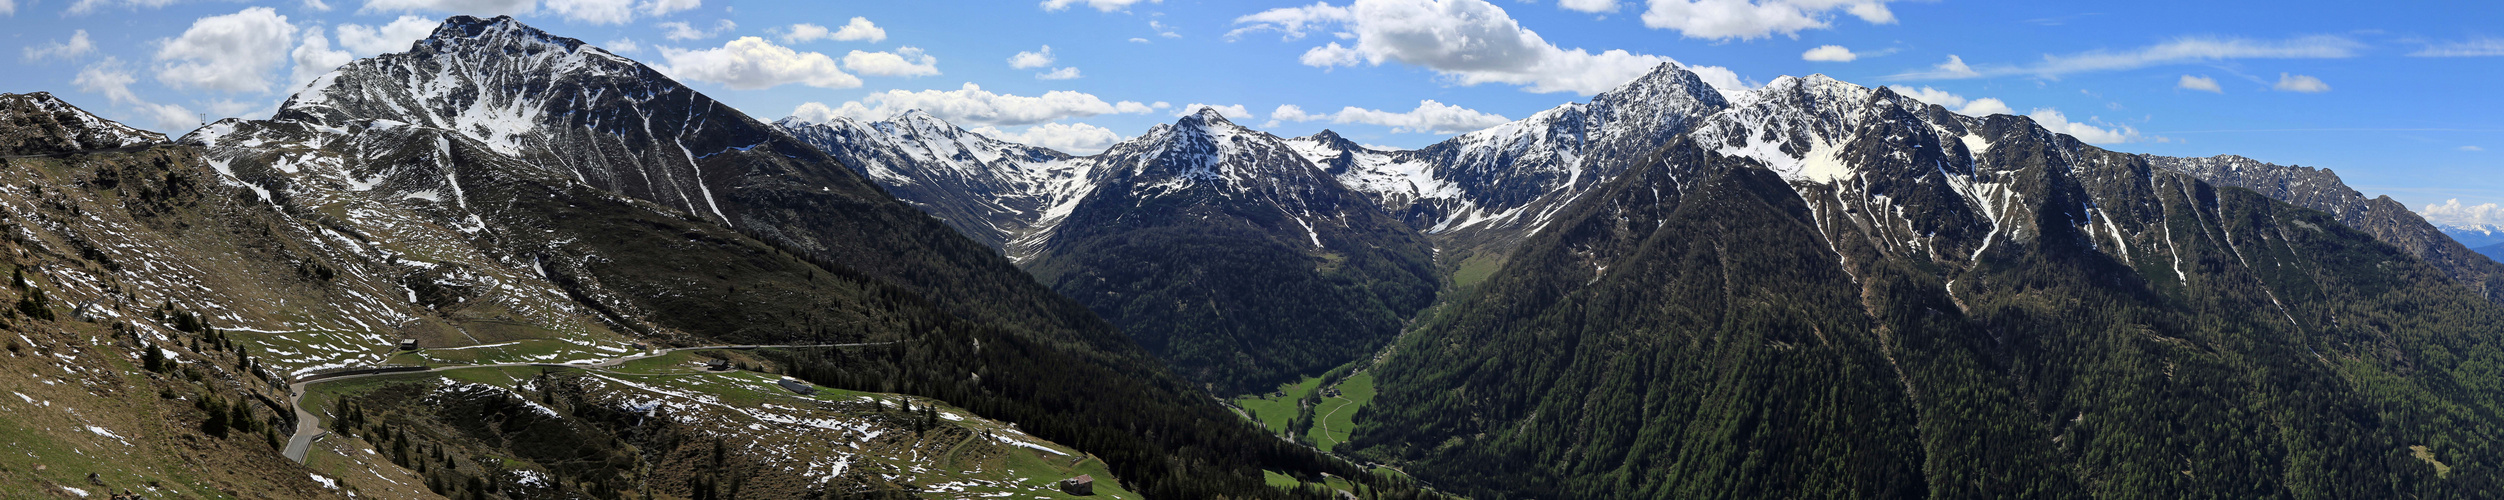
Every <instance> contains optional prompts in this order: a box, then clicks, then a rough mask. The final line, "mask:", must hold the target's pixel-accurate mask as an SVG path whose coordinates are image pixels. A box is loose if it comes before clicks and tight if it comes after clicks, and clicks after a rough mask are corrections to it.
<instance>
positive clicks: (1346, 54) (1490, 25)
mask: <svg viewBox="0 0 2504 500" xmlns="http://www.w3.org/2000/svg"><path fill="white" fill-rule="evenodd" d="M1235 23H1236V24H1238V25H1242V26H1243V27H1242V28H1239V29H1236V30H1234V31H1233V32H1230V33H1227V36H1228V37H1235V36H1240V35H1242V34H1245V33H1251V32H1258V31H1277V32H1280V33H1282V34H1284V35H1285V38H1286V39H1289V40H1294V39H1299V38H1302V37H1303V36H1304V35H1306V34H1308V33H1311V32H1314V31H1321V30H1330V29H1336V30H1339V31H1337V32H1336V33H1333V35H1334V36H1335V37H1337V38H1340V39H1342V40H1348V41H1350V43H1353V44H1354V45H1341V44H1340V43H1339V42H1335V41H1334V42H1329V43H1328V44H1326V45H1323V46H1320V47H1314V48H1312V49H1310V50H1307V51H1305V53H1304V55H1303V56H1302V57H1301V58H1299V60H1300V61H1301V62H1303V63H1304V64H1305V65H1307V66H1314V67H1320V68H1333V67H1338V66H1357V65H1381V64H1383V63H1385V62H1396V63H1402V64H1410V65H1416V66H1422V67H1425V68H1427V69H1432V70H1434V71H1435V72H1436V73H1438V74H1440V75H1441V76H1442V77H1443V78H1445V79H1447V80H1449V81H1451V82H1452V83H1455V84H1459V85H1478V84H1482V83H1503V84H1511V85H1519V86H1522V87H1523V89H1524V90H1528V91H1531V92H1542V93H1545V92H1574V93H1580V94H1586V95H1587V94H1595V93H1599V92H1601V91H1605V90H1608V89H1610V88H1614V87H1616V86H1618V85H1621V84H1624V83H1626V82H1627V81H1630V80H1633V79H1635V78H1636V77H1639V76H1642V75H1643V74H1644V73H1647V72H1650V71H1651V70H1652V69H1653V68H1655V67H1658V66H1659V65H1661V64H1662V63H1670V62H1675V61H1673V60H1671V59H1670V58H1667V57H1662V56H1655V55H1646V54H1635V53H1631V52H1627V51H1624V50H1608V51H1604V52H1600V53H1592V52H1590V51H1587V50H1583V49H1571V50H1568V49H1564V48H1559V47H1557V46H1556V45H1555V44H1551V43H1548V41H1547V40H1546V39H1544V38H1541V37H1540V36H1539V34H1538V33H1534V32H1532V31H1530V30H1529V29H1525V28H1522V26H1521V23H1519V22H1516V21H1514V20H1513V18H1512V16H1510V15H1508V14H1506V13H1505V12H1504V9H1503V8H1502V7H1497V6H1496V5H1495V4H1491V3H1487V2H1486V1H1485V0H1355V1H1354V2H1353V3H1351V4H1349V5H1347V6H1344V7H1342V6H1333V5H1329V4H1325V3H1317V4H1313V5H1310V6H1304V7H1293V8H1282V9H1271V10H1267V11H1262V12H1259V13H1255V14H1252V15H1247V16H1243V17H1239V18H1236V19H1235ZM1688 70H1690V71H1694V72H1696V73H1697V74H1698V75H1700V76H1703V77H1704V78H1705V80H1706V82H1707V83H1711V84H1713V86H1715V87H1717V88H1722V89H1724V90H1725V91H1729V90H1739V89H1744V88H1746V87H1747V85H1746V84H1745V83H1744V82H1742V81H1741V80H1740V79H1739V78H1738V74H1737V73H1733V72H1731V71H1730V70H1729V69H1727V68H1719V67H1710V66H1689V67H1688Z"/></svg>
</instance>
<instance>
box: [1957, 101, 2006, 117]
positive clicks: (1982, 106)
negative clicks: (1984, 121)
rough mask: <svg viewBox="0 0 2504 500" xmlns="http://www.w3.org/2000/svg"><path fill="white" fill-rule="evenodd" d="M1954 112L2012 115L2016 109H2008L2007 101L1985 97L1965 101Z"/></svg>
mask: <svg viewBox="0 0 2504 500" xmlns="http://www.w3.org/2000/svg"><path fill="white" fill-rule="evenodd" d="M1956 113H1957V114H1961V115H1966V116H1991V115H2014V114H2017V110H2014V109H2009V107H2008V103H2005V102H2000V100H1999V99H1995V98H1990V97H1985V98H1981V99H1975V100H1974V101H1973V102H1969V103H1965V106H1964V107H1960V108H1956Z"/></svg>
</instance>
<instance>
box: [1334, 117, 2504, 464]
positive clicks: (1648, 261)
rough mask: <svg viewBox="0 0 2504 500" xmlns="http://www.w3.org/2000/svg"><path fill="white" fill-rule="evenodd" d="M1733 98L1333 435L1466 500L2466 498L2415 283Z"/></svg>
mask: <svg viewBox="0 0 2504 500" xmlns="http://www.w3.org/2000/svg"><path fill="white" fill-rule="evenodd" d="M1735 101H1738V102H1736V103H1734V106H1733V109H1732V110H1731V111H1726V112H1724V113H1722V114H1720V115H1717V116H1716V117H1715V118H1713V119H1712V120H1710V121H1709V122H1708V123H1706V124H1705V125H1702V126H1700V127H1699V128H1698V129H1697V132H1695V133H1694V135H1693V136H1692V140H1690V141H1685V142H1681V143H1679V144H1677V145H1674V146H1672V147H1670V148H1669V149H1667V150H1664V151H1662V152H1661V153H1660V154H1659V155H1658V156H1657V157H1655V158H1654V159H1653V160H1652V161H1648V162H1646V163H1645V164H1644V165H1642V166H1641V167H1639V168H1638V169H1636V170H1634V171H1632V172H1630V173H1629V174H1628V175H1626V176H1623V177H1621V178H1618V179H1616V180H1615V181H1613V182H1611V183H1610V184H1609V185H1608V186H1607V187H1605V188H1603V189H1602V190H1600V191H1596V192H1594V193H1593V194H1591V195H1588V196H1586V199H1585V200H1583V201H1581V202H1578V203H1577V204H1575V205H1574V206H1573V208H1571V209H1569V210H1568V211H1567V212H1566V213H1564V214H1561V215H1560V216H1559V219H1558V222H1556V223H1554V224H1553V225H1552V226H1551V229H1550V230H1549V231H1545V232H1542V233H1540V234H1539V235H1537V236H1535V237H1533V238H1532V239H1531V240H1530V241H1528V242H1526V243H1524V244H1523V246H1522V247H1521V249H1520V250H1519V251H1517V252H1516V253H1514V254H1513V255H1512V257H1511V258H1510V261H1511V263H1510V264H1509V265H1508V266H1507V267H1506V268H1505V269H1503V270H1501V271H1499V272H1497V273H1496V274H1495V276H1494V277H1492V278H1490V279H1489V280H1488V282H1487V283H1486V284H1485V285H1484V286H1482V287H1481V289H1480V291H1479V293H1478V294H1476V295H1474V296H1471V297H1467V298H1464V299H1461V302H1459V303H1457V304H1454V305H1453V306H1452V307H1449V308H1445V309H1443V310H1442V312H1441V313H1439V314H1438V315H1436V316H1433V317H1431V318H1429V319H1426V320H1424V321H1422V323H1424V324H1423V325H1421V327H1420V328H1419V329H1418V330H1417V331H1416V332H1414V333H1412V334H1410V335H1409V336H1407V337H1404V338H1403V339H1402V341H1401V342H1400V344H1399V346H1398V351H1397V353H1395V354H1394V355H1393V356H1392V357H1391V358H1390V359H1389V360H1387V361H1386V362H1385V364H1383V365H1382V366H1379V367H1378V368H1377V369H1376V370H1375V377H1376V380H1378V381H1380V382H1379V383H1380V386H1381V390H1382V393H1381V395H1380V396H1378V397H1377V399H1376V400H1375V403H1374V404H1373V405H1372V406H1369V407H1368V408H1367V413H1366V414H1365V415H1364V416H1363V417H1362V418H1360V422H1361V424H1362V426H1363V427H1362V428H1361V429H1360V430H1359V432H1358V433H1357V435H1356V437H1355V440H1354V441H1352V442H1350V443H1349V444H1348V445H1346V446H1348V447H1353V448H1354V449H1355V450H1356V451H1355V452H1356V453H1358V454H1360V455H1362V456H1372V457H1380V458H1384V459H1390V460H1396V461H1402V462H1407V463H1410V464H1413V467H1411V468H1410V469H1409V470H1412V471H1417V472H1418V473H1420V474H1421V475H1422V476H1424V477H1426V478H1428V479H1431V480H1438V481H1444V482H1445V484H1446V485H1447V486H1452V487H1456V488H1459V489H1461V490H1463V491H1465V492H1471V493H1475V494H1476V495H1477V496H1485V497H1510V496H1536V497H1577V498H1620V497H1638V498H1675V497H1692V496H1717V497H1722V496H1727V497H1765V498H1790V497H1801V496H1848V497H1868V496H1942V497H1974V496H2026V497H2067V496H2079V497H2186V496H2232V497H2253V496H2302V497H2385V496H2429V497H2463V496H2488V495H2493V494H2495V493H2496V492H2497V488H2498V486H2497V483H2496V480H2497V475H2498V472H2497V469H2496V466H2497V464H2496V463H2495V462H2494V460H2493V459H2491V458H2488V457H2492V456H2495V455H2494V454H2495V453H2496V451H2498V450H2497V444H2498V442H2497V438H2498V437H2499V436H2497V435H2496V434H2495V431H2494V430H2493V429H2496V428H2498V426H2497V424H2498V423H2504V422H2499V421H2498V420H2499V417H2498V416H2497V410H2498V409H2499V403H2500V402H2504V401H2499V399H2498V395H2499V393H2498V389H2499V387H2498V385H2497V381H2498V378H2497V373H2498V372H2497V370H2498V369H2499V367H2504V350H2499V347H2498V344H2497V340H2499V339H2498V335H2499V334H2504V332H2500V331H2499V328H2504V326H2499V325H2504V311H2499V310H2498V308H2497V307H2496V306H2494V305H2493V304H2492V303H2490V302H2488V301H2486V300H2484V299H2483V298H2482V297H2480V296H2478V295H2477V294H2476V293H2474V292H2471V291H2468V290H2466V289H2464V288H2462V287H2460V286H2458V285H2456V284H2454V283H2452V282H2450V280H2448V279H2447V278H2446V276H2445V275H2444V274H2443V273H2442V271H2440V270H2438V269H2437V268H2435V267H2433V266H2430V265H2428V264H2426V263H2425V261H2423V260H2420V259H2417V258H2416V257H2415V256H2413V255H2410V254H2409V253H2407V252H2405V251H2403V250H2401V249H2399V248H2395V247H2393V246H2391V245H2389V244H2386V243H2383V242H2381V241H2378V240H2376V239H2374V238H2373V237H2372V236H2370V235H2368V234H2366V233H2363V232H2359V231H2356V230H2353V229H2349V228H2347V227H2346V226H2344V225H2342V224H2340V223H2339V222H2338V218H2337V217H2336V216H2334V215H2332V214H2326V213H2322V212H2317V211H2312V210H2308V209H2304V208H2300V207H2295V206H2290V205H2288V204H2286V203H2283V202H2279V201H2275V200H2271V199H2269V198H2267V197H2264V196H2261V195H2260V194H2257V193H2254V192H2251V191H2247V190H2242V189H2235V188H2219V187H2215V186H2213V185H2211V184H2208V183H2206V182H2202V181H2201V180H2199V179H2197V178H2194V177H2192V176H2190V175H2188V174H2184V173H2180V172H2176V171H2173V170H2170V169H2165V168H2160V167H2157V166H2155V165H2151V164H2150V163H2149V162H2148V161H2147V160H2146V159H2144V158H2141V157H2138V156H2135V155H2126V154H2118V153H2112V152H2107V151H2103V150H2100V149H2096V148H2093V147H2089V146H2085V145H2083V144H2080V143H2078V142H2076V141H2075V140H2074V139H2072V138H2069V137H2067V136H2061V135H2057V134H2052V133H2050V132H2047V131H2044V130H2043V129H2041V128H2040V127H2037V126H2035V125H2034V124H2033V123H2032V122H2031V121H2029V120H2027V119H2025V118H2022V117H2012V116H1995V117H1990V118H1988V119H1980V118H1972V117H1963V116H1958V115H1953V114H1950V113H1948V112H1946V111H1945V110H1944V109H1941V108H1938V107H1935V106H1927V105H1923V104H1921V103H1918V102H1914V101H1912V100H1910V99H1908V98H1905V97H1903V96H1901V95H1897V94H1894V93H1893V92H1891V91H1888V90H1885V89H1876V90H1872V89H1863V88H1859V87H1855V86H1850V85H1848V84H1842V83H1841V82H1834V81H1832V80H1828V79H1823V78H1822V77H1811V78H1807V79H1788V78H1786V79H1783V80H1777V81H1776V82H1774V83H1772V84H1769V85H1768V87H1767V88H1766V89H1764V90H1761V91H1758V92H1757V93H1755V94H1753V95H1750V96H1746V98H1744V99H1735ZM2420 447H2422V448H2420ZM1343 449H1345V448H1343Z"/></svg>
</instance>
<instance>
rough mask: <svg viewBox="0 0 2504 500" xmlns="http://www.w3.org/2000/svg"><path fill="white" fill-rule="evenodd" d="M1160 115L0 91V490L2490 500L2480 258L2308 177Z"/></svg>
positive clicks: (1803, 136) (2167, 161)
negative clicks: (140, 107) (1146, 121)
mask: <svg viewBox="0 0 2504 500" xmlns="http://www.w3.org/2000/svg"><path fill="white" fill-rule="evenodd" d="M1192 111H1194V112H1191V113H1187V114H1185V115H1183V116H1180V117H1179V118H1178V119H1177V120H1176V121H1175V122H1173V123H1171V124H1165V125H1158V126H1155V127H1154V128H1151V129H1148V130H1146V131H1145V132H1143V133H1141V134H1139V135H1137V136H1135V137H1132V138H1129V139H1127V140H1124V141H1121V142H1119V143H1117V144H1114V145H1112V146H1111V147H1110V148H1108V149H1106V150H1104V151H1102V152H1100V153H1095V154H1089V155H1074V154H1069V153H1066V152H1061V151H1054V150H1051V149H1047V148H1041V147H1035V146H1029V145H1024V144H1018V143H1014V142H1009V141H1004V140H1000V139H995V138H991V137H986V136H984V135H982V134H979V133H976V132H973V131H970V130H968V129H966V128H962V127H960V126H958V125H956V124H951V123H948V122H946V121H944V120H941V119H940V118H938V117H935V116H933V115H931V114H929V113H924V112H920V111H906V112H902V113H898V114H895V115H893V116H889V117H883V118H879V119H875V120H865V119H856V118H847V117H836V118H829V119H826V120H824V121H811V120H802V119H799V118H785V119H782V120H779V121H775V122H772V123H767V122H764V121H760V120H758V119H755V118H752V117H750V116H748V115H746V114H743V113H741V112H740V111H738V110H736V109H733V108H731V107H729V106H726V105H723V104H721V103H718V102H716V101H714V100H713V99H712V98H710V97H707V96H705V95H703V94H701V93H699V92H697V91H695V90H693V89H690V88H688V87H686V86H684V85H681V84H679V83H678V82H676V81H674V80H672V79H671V78H670V77H669V76H666V75H664V74H663V73H662V72H660V71H657V70H655V69H653V68H651V67H647V66H645V65H643V64H641V63H638V62H636V61H634V60H630V59H627V58H625V57H621V56H619V55H617V54H615V53H612V52H610V51H608V50H605V49H602V48H599V47H595V46H593V45H590V44H586V43H584V42H582V41H580V40H576V39H572V38H566V37H562V36H558V35H553V34H549V33H546V32H543V31H540V30H538V29H536V28H532V27H530V26H525V25H523V24H522V23H520V22H517V21H515V20H513V19H511V18H506V17H498V18H493V19H482V18H475V17H466V16H463V17H454V18H451V19H449V20H447V21H445V22H443V23H442V24H441V25H440V26H439V27H437V28H435V29H434V31H433V32H432V34H431V36H428V37H426V38H424V39H422V40H420V41H418V42H416V43H415V44H413V45H412V46H411V47H409V48H408V50H407V51H405V52H398V53H391V54H385V55H381V56H378V57H374V58H368V59H362V60H356V61H354V62H351V63H348V64H347V65H345V66H342V67H340V68H338V69H337V70H335V71H332V72H329V73H327V74H324V75H321V76H319V77H318V78H316V79H314V80H312V81H310V82H306V83H304V84H303V86H302V87H300V88H299V90H298V91H296V92H295V93H294V94H293V95H292V97H291V98H289V99H287V100H286V101H285V102H284V103H283V104H281V105H280V106H279V107H278V108H277V110H276V111H275V112H274V113H273V114H272V116H271V117H270V118H268V119H262V120H242V119H228V120H223V121H219V122H215V123H211V124H208V125H206V126H204V127H201V128H199V129H198V130H193V131H190V132H188V133H187V134H185V135H182V136H180V137H175V138H169V137H167V136H165V135H160V134H157V133H154V132H148V131H142V130H138V129H134V128H131V127H127V126H124V125H122V124H119V123H115V122H113V121H110V120H105V119H102V118H98V117H96V116H94V115H91V114H88V113H87V112H86V111H83V110H80V109H79V108H77V107H75V106H73V105H71V104H69V103H66V102H64V101H62V100H60V99H58V98H56V97H54V96H52V95H50V94H45V93H29V94H8V95H5V96H0V156H5V161H6V166H7V168H6V169H5V170H0V245H5V246H6V247H7V251H6V252H0V260H5V261H6V263H7V265H8V266H9V267H10V268H11V269H12V270H13V280H12V284H11V286H10V288H9V290H8V291H7V292H0V293H5V294H6V295H5V296H7V297H11V299H10V300H12V301H13V304H14V305H13V306H11V307H9V308H7V310H6V311H5V312H0V314H5V318H4V319H0V329H5V330H7V335H6V337H7V338H6V339H5V341H6V342H7V343H8V346H7V348H8V353H7V355H6V356H5V357H0V390H6V391H9V392H10V393H11V394H10V395H11V396H13V397H10V398H0V408H5V410H6V411H7V412H8V414H9V415H11V416H10V417H9V418H5V419H0V439H6V440H7V441H8V442H9V443H10V445H11V446H12V448H13V450H12V453H10V454H7V456H0V491H5V492H9V495H0V496H11V497H15V496H43V495H70V496H88V495H91V494H99V495H101V494H118V493H124V492H129V493H132V494H136V495H141V496H145V497H148V498H158V497H176V498H191V497H201V498H230V497H231V498H241V497H252V498H316V497H319V498H343V497H382V498H603V499H608V498H636V499H643V498H655V499H658V498H689V499H698V498H701V499H711V498H916V497H918V498H997V497H1010V498H1026V497H1033V498H1072V497H1110V498H1157V499H1213V498H1311V499H1325V498H1351V499H1356V498H1362V499H1377V498H1389V499H1412V498H1414V499H1427V498H1478V499H1529V498H1541V499H1562V498H1573V499H1580V498H1805V497H1818V498H1924V497H1928V498H1993V497H2026V498H2073V497H2074V498H2142V497H2145V498H2186V497H2202V498H2210V497H2224V498H2252V497H2293V498H2358V497H2365V498H2385V497H2405V498H2495V497H2504V469H2499V467H2504V264H2498V263H2497V262H2496V260H2494V259H2492V258H2490V257H2489V256H2491V255H2495V254H2497V253H2500V252H2499V251H2498V250H2496V249H2495V248H2487V249H2485V250H2483V252H2485V254H2484V255H2482V254H2481V253H2480V252H2482V251H2481V250H2473V248H2472V246H2470V245H2465V244H2463V243H2462V242H2461V241H2458V240H2456V239H2455V237H2454V236H2451V235H2447V233H2446V229H2445V228H2438V227H2437V226H2435V225H2433V224H2430V223H2428V222H2427V221H2426V220H2424V219H2423V218H2420V217H2418V216H2417V215H2416V214H2414V213H2411V212H2410V211H2408V210H2407V208H2406V207H2405V206H2402V205H2400V204H2399V203H2398V202H2396V201H2393V200H2391V199H2390V198H2387V197H2384V198H2371V199H2369V198H2366V197H2365V196H2364V195H2363V194H2361V193H2359V192H2357V191H2355V190H2352V189H2350V188H2349V187H2348V186H2347V185H2346V184H2345V183H2344V182H2343V181H2341V180H2340V178H2339V177H2338V176H2337V175H2336V174H2335V173H2333V172H2331V171H2329V170H2325V169H2315V168H2306V167H2295V166H2281V165H2274V164H2268V163H2264V162H2260V161H2256V160H2252V159H2248V158H2243V157H2237V156H2220V157H2212V158H2173V157H2162V156H2153V155H2143V154H2131V153H2123V152H2116V151H2108V150H2105V149H2101V148H2098V147H2095V146H2091V145H2088V144H2085V143H2082V142H2080V141H2079V140H2077V139H2076V138H2073V137H2071V136H2068V135H2063V134H2059V133H2054V132H2053V131H2051V130H2048V129H2046V128H2044V127H2043V126H2041V125H2040V124H2038V123H2036V122H2035V121H2033V120H2032V119H2030V118H2027V117H2023V116H2013V115H1992V116H1968V115H1963V114H1958V113H1955V112H1951V111H1949V110H1948V109H1947V108H1943V107H1941V106H1937V105H1933V104H1928V103H1923V102H1920V101H1919V100H1916V99H1915V98H1913V97H1909V96H1906V95H1903V94H1900V93H1898V92H1896V91H1895V90H1894V89H1890V88H1885V87H1879V88H1869V87H1863V86H1859V85H1854V84H1851V83H1846V82H1842V81H1837V80H1834V79H1831V78H1828V77H1825V76H1822V75H1812V76H1808V77H1782V78H1779V79H1776V80H1774V81H1772V82H1770V83H1767V84H1765V85H1763V86H1762V87H1759V88H1755V89H1747V90H1737V89H1721V88H1716V87H1714V86H1712V85H1708V84H1706V83H1705V81H1704V78H1702V77H1700V76H1699V75H1698V74H1697V73H1695V72H1693V71H1691V70H1690V69H1689V68H1687V67H1684V66H1680V65H1678V64H1675V63H1671V64H1663V65H1660V66H1659V67H1657V68H1655V69H1653V70H1652V71H1651V72H1650V73H1649V74H1646V75H1643V76H1642V77H1640V78H1637V79H1634V80H1633V81H1630V82H1627V83H1625V84H1623V85H1621V86H1618V87H1616V88H1614V89H1613V90H1609V91H1606V92H1601V93H1598V94H1595V95H1593V96H1592V97H1591V98H1590V99H1589V100H1588V101H1585V102H1575V103H1567V104H1563V105H1559V106H1557V107H1555V108H1552V109H1548V110H1546V111H1542V112H1539V113H1536V114H1534V115H1532V116H1530V117H1528V118H1524V119H1522V120H1519V121H1514V122H1511V123H1506V124H1502V125H1497V126H1494V127H1490V128H1486V129H1483V130H1479V131H1475V132H1469V133H1465V134H1460V135H1458V136H1455V137H1453V138H1451V139H1449V140H1446V141H1443V142H1441V143H1437V144H1433V145H1430V146H1427V147H1425V148H1422V149H1416V150H1385V149H1377V148H1371V147H1366V146H1362V145H1359V144H1357V143H1355V142H1353V141H1350V140H1348V139H1346V138H1344V137H1341V136H1340V135H1338V134H1336V133H1333V132H1329V131H1324V132H1321V133H1319V134H1315V135H1311V136H1307V137H1279V136H1275V135H1271V134H1269V133H1266V132H1263V131H1260V130H1256V129H1254V128H1251V127H1246V126H1244V125H1240V124H1237V123H1235V122H1233V121H1232V120H1229V119H1228V117H1227V116H1224V115H1223V114H1222V113H1220V112H1218V111H1217V110H1215V109H1204V110H1192ZM2455 232H2457V231H2455ZM21 451H22V453H20V452H21ZM91 490H100V491H91ZM19 492H27V493H24V494H23V495H20V493H19Z"/></svg>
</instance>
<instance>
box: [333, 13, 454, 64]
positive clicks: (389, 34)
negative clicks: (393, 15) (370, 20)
mask: <svg viewBox="0 0 2504 500" xmlns="http://www.w3.org/2000/svg"><path fill="white" fill-rule="evenodd" d="M438 24H440V21H436V20H434V19H431V18H427V17H424V16H418V15H413V14H402V15H400V18H398V19H393V20H391V22H390V23H385V24H382V25H379V26H365V25H359V24H342V25H339V46H341V47H345V48H347V49H348V52H351V53H354V54H356V55H358V56H372V55H376V54H388V53H393V52H406V51H408V50H409V46H410V45H411V44H414V43H416V42H417V41H418V40H424V39H426V37H427V36H429V35H433V34H435V26H436V25H438Z"/></svg>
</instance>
